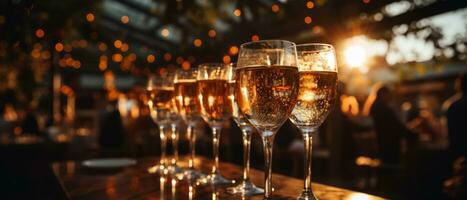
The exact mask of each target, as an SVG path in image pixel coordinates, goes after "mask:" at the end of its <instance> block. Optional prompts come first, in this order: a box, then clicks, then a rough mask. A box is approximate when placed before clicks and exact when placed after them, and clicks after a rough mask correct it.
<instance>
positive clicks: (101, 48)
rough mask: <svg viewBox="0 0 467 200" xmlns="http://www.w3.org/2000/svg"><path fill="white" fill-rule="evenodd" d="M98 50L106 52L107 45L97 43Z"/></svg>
mask: <svg viewBox="0 0 467 200" xmlns="http://www.w3.org/2000/svg"><path fill="white" fill-rule="evenodd" d="M99 50H100V51H106V50H107V45H106V44H105V43H103V42H101V43H99Z"/></svg>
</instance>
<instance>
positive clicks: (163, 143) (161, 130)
mask: <svg viewBox="0 0 467 200" xmlns="http://www.w3.org/2000/svg"><path fill="white" fill-rule="evenodd" d="M164 128H165V127H164V126H163V125H159V137H160V139H161V161H160V163H161V165H165V162H166V156H167V155H166V147H167V137H166V135H165V132H164Z"/></svg>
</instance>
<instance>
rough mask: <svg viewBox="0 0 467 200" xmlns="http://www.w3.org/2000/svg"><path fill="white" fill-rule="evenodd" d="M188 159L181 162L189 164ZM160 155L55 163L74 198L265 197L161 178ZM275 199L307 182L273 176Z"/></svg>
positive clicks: (336, 193)
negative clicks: (111, 163)
mask: <svg viewBox="0 0 467 200" xmlns="http://www.w3.org/2000/svg"><path fill="white" fill-rule="evenodd" d="M184 161H186V159H185V158H181V161H180V163H179V165H180V166H181V167H186V166H187V162H184ZM158 162H159V160H158V158H156V157H150V158H143V159H139V160H138V163H137V164H136V165H134V166H131V167H126V168H123V169H117V170H97V171H96V170H91V169H88V168H86V167H83V166H81V163H80V162H75V161H68V162H62V163H53V164H52V166H51V167H52V169H53V172H54V174H55V175H56V176H57V178H58V180H59V181H60V184H61V185H62V187H63V189H64V190H65V191H66V192H67V195H68V196H69V197H70V199H73V200H76V199H86V200H93V199H99V200H102V199H141V200H142V199H145V200H156V199H262V195H257V196H252V197H242V196H239V195H229V194H226V193H225V187H216V188H215V187H212V186H196V185H195V184H193V183H189V182H188V181H185V180H178V179H176V178H172V177H169V176H167V177H160V176H159V175H157V174H154V173H152V174H151V173H148V168H150V167H151V166H153V165H154V164H155V163H158ZM211 163H212V162H211V161H209V160H208V159H206V158H204V157H197V158H196V160H195V166H196V168H197V169H201V171H202V172H209V170H210V166H211ZM220 170H221V173H222V174H223V175H224V176H225V177H227V178H231V179H237V180H238V179H240V177H241V171H242V168H241V167H239V166H237V165H233V164H229V163H220ZM251 180H252V181H253V183H255V184H256V185H258V186H261V187H262V186H263V172H262V171H259V170H255V169H252V170H251ZM273 187H274V197H273V199H296V197H297V196H298V195H299V194H300V192H301V190H302V187H303V181H302V180H300V179H295V178H291V177H287V176H283V175H279V174H274V175H273ZM313 191H314V193H315V195H316V196H317V197H318V199H321V200H326V199H333V200H338V199H344V200H361V199H364V200H377V199H382V198H380V197H376V196H372V195H368V194H364V193H360V192H354V191H350V190H345V189H340V188H336V187H332V186H327V185H323V184H313Z"/></svg>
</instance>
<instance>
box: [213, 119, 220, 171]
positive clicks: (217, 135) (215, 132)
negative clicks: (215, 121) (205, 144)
mask: <svg viewBox="0 0 467 200" xmlns="http://www.w3.org/2000/svg"><path fill="white" fill-rule="evenodd" d="M221 130H222V128H221V127H213V128H212V154H213V156H214V165H213V166H212V172H211V174H218V173H219V172H218V170H219V142H220V138H221V135H220V133H221Z"/></svg>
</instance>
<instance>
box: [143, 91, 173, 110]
mask: <svg viewBox="0 0 467 200" xmlns="http://www.w3.org/2000/svg"><path fill="white" fill-rule="evenodd" d="M173 92H174V88H173V87H155V88H153V89H151V90H148V95H149V100H150V101H151V102H152V104H153V106H155V107H157V108H161V107H167V106H168V105H169V104H170V101H171V99H172V96H173Z"/></svg>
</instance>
